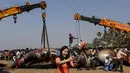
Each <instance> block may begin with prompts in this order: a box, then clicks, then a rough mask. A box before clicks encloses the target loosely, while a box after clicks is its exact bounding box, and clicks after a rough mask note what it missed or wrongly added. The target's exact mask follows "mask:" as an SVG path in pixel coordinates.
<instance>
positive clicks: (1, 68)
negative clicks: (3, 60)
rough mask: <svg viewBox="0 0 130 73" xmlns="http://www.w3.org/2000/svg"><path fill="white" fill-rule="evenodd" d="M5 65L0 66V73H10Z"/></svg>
mask: <svg viewBox="0 0 130 73" xmlns="http://www.w3.org/2000/svg"><path fill="white" fill-rule="evenodd" d="M5 66H6V65H5V64H0V73H10V72H9V71H8V70H7V69H6V68H5Z"/></svg>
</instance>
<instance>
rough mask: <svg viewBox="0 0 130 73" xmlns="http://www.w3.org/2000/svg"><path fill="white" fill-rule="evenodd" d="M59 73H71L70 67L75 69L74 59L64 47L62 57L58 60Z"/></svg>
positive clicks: (61, 51)
mask: <svg viewBox="0 0 130 73" xmlns="http://www.w3.org/2000/svg"><path fill="white" fill-rule="evenodd" d="M56 65H57V73H69V66H72V67H75V66H76V65H77V63H76V62H75V63H74V57H73V56H70V54H69V49H68V47H67V46H63V47H62V48H61V50H60V56H59V57H57V58H56Z"/></svg>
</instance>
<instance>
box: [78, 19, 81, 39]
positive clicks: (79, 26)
mask: <svg viewBox="0 0 130 73" xmlns="http://www.w3.org/2000/svg"><path fill="white" fill-rule="evenodd" d="M78 27H79V40H81V32H80V23H79V20H78Z"/></svg>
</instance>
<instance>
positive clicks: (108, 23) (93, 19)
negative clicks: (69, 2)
mask: <svg viewBox="0 0 130 73" xmlns="http://www.w3.org/2000/svg"><path fill="white" fill-rule="evenodd" d="M74 19H75V20H82V21H88V22H90V23H94V24H95V25H97V24H98V25H100V26H104V27H109V28H114V29H116V30H122V31H124V32H126V33H130V26H129V25H130V23H128V24H122V23H119V22H116V21H113V20H109V19H106V18H102V19H100V18H96V17H95V16H92V17H86V16H83V15H80V14H78V13H75V14H74ZM125 38H128V39H129V38H130V37H129V36H126V37H125ZM124 60H125V61H127V62H128V63H130V54H128V55H127V56H126V57H124Z"/></svg>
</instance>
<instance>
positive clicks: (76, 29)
mask: <svg viewBox="0 0 130 73" xmlns="http://www.w3.org/2000/svg"><path fill="white" fill-rule="evenodd" d="M78 31H79V30H78V22H77V20H76V34H77V38H78V39H79V34H78ZM78 39H77V43H79V40H78Z"/></svg>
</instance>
